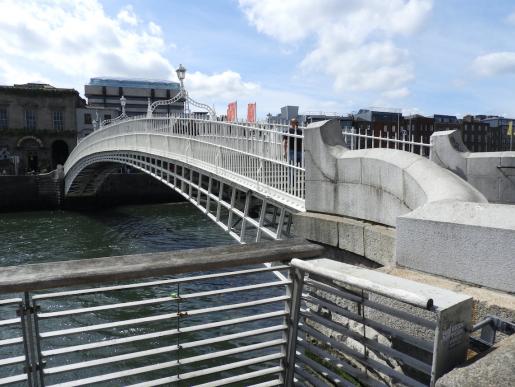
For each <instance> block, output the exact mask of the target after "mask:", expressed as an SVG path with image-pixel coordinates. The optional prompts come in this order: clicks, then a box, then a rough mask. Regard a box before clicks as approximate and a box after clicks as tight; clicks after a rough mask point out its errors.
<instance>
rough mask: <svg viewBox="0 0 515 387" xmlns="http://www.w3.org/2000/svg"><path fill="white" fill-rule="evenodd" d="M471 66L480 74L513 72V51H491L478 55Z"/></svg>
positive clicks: (492, 74)
mask: <svg viewBox="0 0 515 387" xmlns="http://www.w3.org/2000/svg"><path fill="white" fill-rule="evenodd" d="M472 68H473V69H474V71H475V72H476V73H477V74H478V75H481V76H494V75H502V74H515V52H514V51H504V52H493V53H490V54H485V55H480V56H478V57H476V58H475V59H474V61H473V62H472Z"/></svg>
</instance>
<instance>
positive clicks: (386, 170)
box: [361, 159, 404, 200]
mask: <svg viewBox="0 0 515 387" xmlns="http://www.w3.org/2000/svg"><path fill="white" fill-rule="evenodd" d="M402 175H403V174H402V169H400V168H399V167H398V166H397V165H394V164H390V163H388V162H385V160H377V159H363V160H362V162H361V184H363V185H369V186H371V187H374V188H378V189H381V190H382V191H384V192H388V193H389V194H391V195H393V196H396V197H397V198H399V199H400V200H403V199H404V190H403V178H402Z"/></svg>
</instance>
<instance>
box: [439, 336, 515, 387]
mask: <svg viewBox="0 0 515 387" xmlns="http://www.w3.org/2000/svg"><path fill="white" fill-rule="evenodd" d="M514 382H515V335H512V336H510V337H509V338H506V339H505V340H504V341H502V342H501V343H499V345H498V346H497V347H496V348H495V350H494V351H492V352H490V353H488V354H487V355H486V356H484V357H482V358H481V359H479V360H477V361H476V362H474V363H472V364H468V365H466V366H464V367H460V368H456V369H454V370H452V371H450V372H449V373H447V374H445V375H444V376H442V377H441V378H440V379H438V380H437V382H436V387H462V386H467V387H485V386H513V385H514Z"/></svg>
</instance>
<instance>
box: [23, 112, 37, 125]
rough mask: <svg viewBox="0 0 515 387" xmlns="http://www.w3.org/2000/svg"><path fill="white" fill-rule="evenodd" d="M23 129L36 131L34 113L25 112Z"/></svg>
mask: <svg viewBox="0 0 515 387" xmlns="http://www.w3.org/2000/svg"><path fill="white" fill-rule="evenodd" d="M25 129H36V112H35V111H34V110H25Z"/></svg>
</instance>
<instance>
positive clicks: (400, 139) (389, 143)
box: [343, 128, 432, 158]
mask: <svg viewBox="0 0 515 387" xmlns="http://www.w3.org/2000/svg"><path fill="white" fill-rule="evenodd" d="M343 135H344V139H345V142H346V144H347V146H348V147H349V149H352V150H356V149H369V148H389V149H398V150H403V151H406V152H411V153H416V154H419V155H421V156H425V157H428V158H429V157H430V154H431V148H432V145H431V144H430V143H425V142H423V137H422V136H420V139H419V141H417V140H416V139H415V136H414V135H412V136H409V135H406V134H405V133H404V134H402V135H401V136H398V135H397V133H395V134H394V135H393V136H390V133H388V132H387V134H386V135H385V136H383V135H382V133H381V132H379V136H375V135H373V134H367V131H366V130H362V129H360V128H358V129H355V128H346V129H344V130H343Z"/></svg>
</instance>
